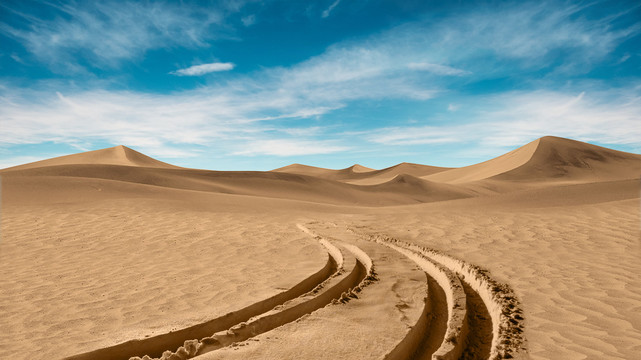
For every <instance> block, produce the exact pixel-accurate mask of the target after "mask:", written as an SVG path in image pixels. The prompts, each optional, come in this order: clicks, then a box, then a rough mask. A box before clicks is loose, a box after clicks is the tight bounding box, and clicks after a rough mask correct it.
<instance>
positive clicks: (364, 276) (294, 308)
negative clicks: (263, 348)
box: [133, 225, 375, 360]
mask: <svg viewBox="0 0 641 360" xmlns="http://www.w3.org/2000/svg"><path fill="white" fill-rule="evenodd" d="M299 228H301V229H302V230H303V231H305V232H307V233H308V234H310V235H312V236H314V237H315V238H316V239H317V240H319V242H321V244H323V245H324V246H326V247H327V248H328V252H329V253H330V255H331V257H332V258H333V259H336V262H337V263H340V264H342V265H345V264H348V263H349V264H351V263H353V264H354V266H353V268H352V270H351V271H350V272H349V273H348V274H342V273H341V271H340V268H339V270H338V271H337V272H336V273H335V274H334V276H332V277H331V278H330V279H328V280H326V281H325V282H324V283H323V284H320V285H319V286H317V287H316V288H315V289H314V290H313V291H311V292H310V293H307V294H303V295H301V296H299V297H298V298H296V299H292V300H290V301H288V302H285V303H283V304H280V305H279V306H277V307H275V308H274V309H271V310H270V311H267V312H264V313H262V314H260V315H258V316H255V317H253V318H251V319H249V320H248V321H246V322H240V323H238V324H236V325H235V326H233V327H230V328H228V329H226V330H225V331H218V332H216V333H215V334H213V335H211V333H210V334H209V335H210V336H207V337H204V338H202V339H201V340H187V341H185V342H184V344H183V346H180V347H179V348H178V350H177V351H176V352H171V351H168V350H166V351H165V352H164V353H163V354H162V355H161V357H160V359H161V360H185V359H190V358H192V357H194V356H198V355H202V354H205V353H208V352H211V351H215V350H217V349H220V348H223V347H226V346H229V345H231V344H233V343H237V342H240V341H244V340H247V339H249V338H252V337H254V336H256V335H259V334H262V333H265V332H267V331H270V330H272V329H275V328H277V327H279V326H282V325H284V324H287V323H289V322H292V321H295V320H297V319H299V318H300V317H302V316H304V315H307V314H309V313H312V312H313V311H315V310H318V309H320V308H322V307H324V306H326V305H328V304H330V303H333V302H346V301H349V300H350V299H351V298H356V297H357V295H356V293H358V292H360V289H362V287H364V286H366V285H367V284H368V283H369V282H371V281H373V280H374V279H375V275H374V268H373V264H372V260H371V259H370V257H369V256H368V255H367V254H366V253H365V252H363V251H362V250H361V249H360V248H358V247H356V246H354V245H350V244H344V243H340V244H341V246H342V247H343V248H345V249H347V250H348V252H349V253H350V254H351V256H350V258H348V259H346V258H344V257H343V255H342V253H341V251H340V250H339V249H338V248H336V247H335V246H334V245H332V244H331V243H330V242H329V241H327V240H325V239H323V238H322V237H320V236H316V235H314V234H313V233H312V232H311V231H309V230H307V229H306V228H304V227H303V226H302V225H301V226H299ZM133 359H140V358H137V357H136V358H133ZM142 359H152V358H151V357H149V356H146V357H143V358H142Z"/></svg>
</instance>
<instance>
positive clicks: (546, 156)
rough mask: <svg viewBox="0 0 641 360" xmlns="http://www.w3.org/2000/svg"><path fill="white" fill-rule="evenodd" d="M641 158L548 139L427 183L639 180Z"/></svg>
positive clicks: (430, 176)
mask: <svg viewBox="0 0 641 360" xmlns="http://www.w3.org/2000/svg"><path fill="white" fill-rule="evenodd" d="M639 174H641V155H638V154H631V153H624V152H620V151H616V150H611V149H607V148H603V147H600V146H596V145H591V144H586V143H582V142H579V141H574V140H569V139H563V138H558V137H552V136H546V137H543V138H540V139H537V140H534V141H533V142H531V143H529V144H527V145H525V146H522V147H520V148H518V149H516V150H513V151H510V152H509V153H507V154H505V155H502V156H499V157H497V158H495V159H492V160H488V161H486V162H483V163H480V164H475V165H471V166H466V167H463V168H458V169H452V170H448V171H443V172H440V173H437V174H434V175H428V176H426V177H425V179H427V180H431V181H436V182H445V183H451V184H459V183H465V182H472V181H478V180H484V179H489V178H494V179H500V180H512V181H603V180H622V179H633V178H637V177H638V176H639Z"/></svg>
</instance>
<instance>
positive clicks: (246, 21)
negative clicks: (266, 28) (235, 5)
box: [240, 14, 256, 26]
mask: <svg viewBox="0 0 641 360" xmlns="http://www.w3.org/2000/svg"><path fill="white" fill-rule="evenodd" d="M240 21H241V22H242V23H243V25H244V26H252V25H254V24H255V23H256V15H254V14H251V15H247V16H243V17H242V18H241V19H240Z"/></svg>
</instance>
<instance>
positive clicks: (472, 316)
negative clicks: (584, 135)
mask: <svg viewBox="0 0 641 360" xmlns="http://www.w3.org/2000/svg"><path fill="white" fill-rule="evenodd" d="M640 175H641V155H637V154H629V153H621V152H618V151H614V150H611V149H606V148H601V147H597V146H594V145H590V144H586V143H580V142H576V141H573V140H568V139H562V138H554V137H545V138H541V139H538V140H536V141H534V142H532V143H530V144H527V145H525V146H523V147H521V148H519V149H516V150H514V151H512V152H510V153H508V154H506V155H503V156H501V157H499V158H496V159H492V160H489V161H487V162H484V163H480V164H476V165H472V166H469V167H464V168H457V169H450V168H437V167H431V166H427V165H419V164H407V163H403V164H399V165H397V166H394V167H390V168H387V169H382V170H372V169H368V168H365V167H362V166H360V165H359V166H354V167H350V168H347V169H342V170H330V169H322V168H314V167H309V166H304V165H299V164H295V165H291V166H288V167H285V168H280V169H277V170H275V171H272V172H216V171H205V170H193V169H183V168H178V167H174V166H172V165H169V164H165V163H162V162H159V161H157V160H154V159H151V158H149V157H146V156H145V155H143V154H140V153H137V152H135V151H134V150H131V149H129V148H126V147H122V146H120V147H115V148H109V149H105V150H97V151H94V152H89V153H81V154H74V155H70V156H67V157H62V158H56V159H51V160H45V161H41V162H37V163H32V164H26V165H23V166H19V167H15V168H9V169H4V170H0V179H1V181H2V208H1V215H2V216H1V218H0V220H1V223H0V225H1V228H0V230H1V236H2V237H1V239H0V288H1V289H2V292H1V293H0V309H1V310H2V315H3V316H1V317H0V329H2V331H0V349H1V350H0V353H1V354H2V355H0V358H10V359H63V358H70V359H129V358H136V357H139V358H146V359H150V358H158V359H160V358H163V359H188V358H196V359H228V358H231V359H372V358H377V359H410V358H412V359H428V358H432V356H435V354H441V355H442V356H443V358H461V359H487V358H509V357H515V358H532V359H559V358H563V359H633V358H635V357H636V356H637V354H639V353H641V315H640V314H641V280H640V278H639V276H638V275H639V274H641V265H639V264H640V263H641V262H640V261H639V259H640V258H641V221H640V219H641V214H640V210H639V206H640V191H639V190H640V182H639V176H640ZM145 356H146V357H145Z"/></svg>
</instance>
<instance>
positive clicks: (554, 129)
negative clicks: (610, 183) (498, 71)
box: [364, 87, 641, 147]
mask: <svg viewBox="0 0 641 360" xmlns="http://www.w3.org/2000/svg"><path fill="white" fill-rule="evenodd" d="M588 88H589V90H586V91H585V92H578V93H577V92H574V93H573V94H572V93H568V91H566V92H559V91H544V90H539V91H529V92H528V91H521V92H509V93H504V94H499V95H492V96H483V97H479V98H469V99H468V100H469V101H468V102H467V105H466V109H465V111H464V112H462V114H459V113H458V112H457V113H450V114H451V116H452V118H448V120H450V121H449V122H447V123H445V124H444V125H441V126H418V127H417V126H412V127H388V128H381V129H375V130H372V131H370V132H368V133H366V134H364V135H365V138H366V139H367V140H368V141H371V142H374V143H378V144H385V145H396V146H404V145H419V144H438V143H479V144H482V145H483V146H490V147H514V146H521V145H524V144H525V143H527V142H529V141H532V140H534V139H536V138H539V137H542V136H546V135H555V136H562V137H567V138H572V139H576V140H581V141H598V142H600V143H603V144H613V145H614V144H619V145H629V146H637V147H639V146H641V140H640V139H641V127H640V126H639V124H640V123H641V88H639V87H627V88H621V89H605V90H604V89H599V88H594V87H588ZM470 119H472V120H473V121H470Z"/></svg>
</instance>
